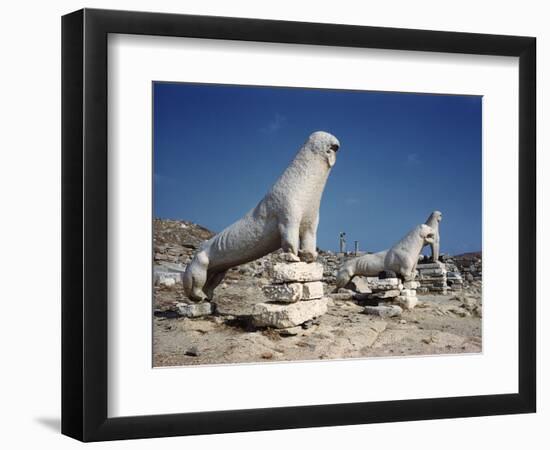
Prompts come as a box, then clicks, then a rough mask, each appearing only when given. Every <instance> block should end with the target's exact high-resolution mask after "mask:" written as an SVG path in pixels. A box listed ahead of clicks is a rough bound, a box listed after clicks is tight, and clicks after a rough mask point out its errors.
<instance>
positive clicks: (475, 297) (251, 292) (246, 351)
mask: <svg viewBox="0 0 550 450" xmlns="http://www.w3.org/2000/svg"><path fill="white" fill-rule="evenodd" d="M154 228H155V236H154V246H155V253H154V255H155V256H154V258H155V261H154V264H155V267H156V269H158V270H173V271H181V270H183V267H184V266H185V264H186V263H187V262H188V261H189V259H190V258H191V256H192V254H193V253H194V251H195V249H196V248H197V247H198V245H200V242H202V241H203V240H204V239H207V238H209V237H210V236H211V233H210V232H209V231H208V230H206V229H205V228H203V227H200V226H198V225H195V224H192V223H190V222H179V221H161V220H155V227H154ZM276 259H277V255H276V254H275V255H270V256H267V257H265V258H262V259H261V260H259V261H255V262H252V263H250V264H246V265H244V266H240V267H238V268H234V269H232V270H230V271H229V273H228V275H227V277H226V279H225V280H224V282H223V283H222V284H221V285H220V286H219V287H218V288H217V290H216V291H215V304H216V314H214V315H211V316H204V317H198V318H186V317H181V316H179V314H178V313H177V307H176V304H177V303H178V302H182V301H186V298H185V296H184V294H183V291H182V288H181V285H179V284H176V285H175V286H163V285H160V286H159V285H157V286H155V288H154V295H153V299H154V300H153V303H154V304H153V312H154V314H153V362H154V365H155V366H179V365H189V364H194V365H196V364H224V363H249V362H260V361H296V360H318V359H341V358H365V357H376V356H402V355H432V354H453V353H477V352H480V351H481V327H482V320H481V309H482V308H481V283H480V282H479V281H474V282H472V283H468V284H467V287H466V288H465V289H464V290H462V291H458V292H452V293H450V294H449V295H419V300H420V302H419V304H418V305H417V306H416V308H414V309H413V310H411V311H407V310H405V311H403V313H402V315H401V316H400V317H392V318H381V317H378V316H372V315H367V314H365V313H363V310H364V307H363V306H362V304H360V302H359V301H357V300H354V299H352V298H347V299H343V298H341V297H345V296H342V295H340V296H333V298H332V300H331V301H330V302H329V310H328V313H327V314H325V315H323V316H322V317H319V318H316V319H314V320H312V321H309V322H306V323H305V324H303V325H302V326H299V327H295V328H290V329H284V330H275V329H270V328H263V329H262V328H254V327H252V326H251V324H250V320H248V317H247V315H248V314H250V311H251V309H252V307H253V306H254V304H256V303H259V302H262V301H265V298H264V297H263V294H262V290H261V287H262V285H264V284H267V283H269V279H268V278H266V276H267V275H266V273H267V272H268V268H269V266H270V264H273V261H275V260H276ZM319 261H320V262H322V263H323V265H324V267H325V276H324V282H325V293H326V294H329V293H331V292H333V291H334V289H335V286H334V270H335V268H336V267H337V265H338V263H339V260H338V258H337V257H336V255H334V254H331V253H328V252H323V253H321V256H320V258H319Z"/></svg>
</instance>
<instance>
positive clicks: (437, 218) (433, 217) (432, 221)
mask: <svg viewBox="0 0 550 450" xmlns="http://www.w3.org/2000/svg"><path fill="white" fill-rule="evenodd" d="M441 219H443V214H442V213H441V211H434V212H432V213H431V214H430V217H428V220H426V222H425V223H426V225H428V226H429V227H431V228H432V230H434V240H433V242H432V243H430V247H431V249H432V259H433V260H434V261H439V248H440V238H439V223H440V222H441Z"/></svg>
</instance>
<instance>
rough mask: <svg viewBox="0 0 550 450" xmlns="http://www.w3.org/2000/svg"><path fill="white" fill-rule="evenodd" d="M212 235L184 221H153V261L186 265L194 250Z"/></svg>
mask: <svg viewBox="0 0 550 450" xmlns="http://www.w3.org/2000/svg"><path fill="white" fill-rule="evenodd" d="M212 236H214V233H213V232H212V231H210V230H208V229H207V228H204V227H202V226H200V225H197V224H196V223H193V222H187V221H185V220H169V219H154V220H153V259H154V261H155V262H156V263H158V264H160V263H172V264H178V265H182V264H187V262H188V261H189V260H190V259H191V257H192V256H193V254H194V253H195V250H196V249H197V248H198V247H199V246H200V244H201V243H202V242H203V241H206V240H207V239H210V238H211V237H212Z"/></svg>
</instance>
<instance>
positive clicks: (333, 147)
mask: <svg viewBox="0 0 550 450" xmlns="http://www.w3.org/2000/svg"><path fill="white" fill-rule="evenodd" d="M339 148H340V146H339V145H338V144H332V145H331V146H330V149H331V150H333V151H335V152H337V151H338V149H339Z"/></svg>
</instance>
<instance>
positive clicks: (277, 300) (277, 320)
mask: <svg viewBox="0 0 550 450" xmlns="http://www.w3.org/2000/svg"><path fill="white" fill-rule="evenodd" d="M271 276H272V283H271V284H269V285H267V286H264V287H263V288H262V290H263V293H264V295H265V296H266V297H267V298H268V299H269V300H268V301H267V302H264V303H258V304H257V305H255V307H254V310H253V312H252V322H253V324H254V325H255V326H258V327H272V328H291V327H295V326H298V325H301V324H303V323H304V322H307V321H308V320H312V319H314V318H316V317H319V316H322V315H323V314H325V313H326V312H327V307H328V298H327V297H325V296H324V289H323V282H322V281H321V280H322V278H323V265H322V264H319V263H305V262H291V263H277V264H275V265H274V266H273V268H272V269H271Z"/></svg>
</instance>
